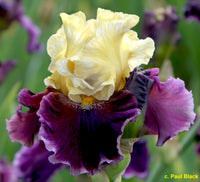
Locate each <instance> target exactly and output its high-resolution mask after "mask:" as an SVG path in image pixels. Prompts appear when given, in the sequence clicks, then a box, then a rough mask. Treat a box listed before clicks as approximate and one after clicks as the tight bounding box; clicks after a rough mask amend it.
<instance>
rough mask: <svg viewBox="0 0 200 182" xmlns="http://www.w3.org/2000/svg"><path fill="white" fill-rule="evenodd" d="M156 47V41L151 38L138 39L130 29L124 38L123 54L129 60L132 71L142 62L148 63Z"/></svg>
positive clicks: (123, 57)
mask: <svg viewBox="0 0 200 182" xmlns="http://www.w3.org/2000/svg"><path fill="white" fill-rule="evenodd" d="M154 49H155V47H154V41H153V40H152V39H151V38H146V39H138V38H137V37H136V36H135V32H133V31H129V32H128V33H126V34H125V35H124V37H123V40H122V49H121V50H122V51H121V56H122V59H125V60H127V61H128V65H129V69H130V71H133V69H134V68H136V67H138V66H140V65H141V64H148V62H149V60H150V58H151V57H152V56H153V52H154Z"/></svg>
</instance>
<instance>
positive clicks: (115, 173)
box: [105, 154, 131, 182]
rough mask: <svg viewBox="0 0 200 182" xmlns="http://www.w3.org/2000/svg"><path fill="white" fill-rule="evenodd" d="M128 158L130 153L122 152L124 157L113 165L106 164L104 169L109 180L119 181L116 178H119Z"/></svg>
mask: <svg viewBox="0 0 200 182" xmlns="http://www.w3.org/2000/svg"><path fill="white" fill-rule="evenodd" d="M130 160H131V157H130V154H124V159H123V160H122V161H121V162H120V163H118V164H116V165H115V166H113V167H110V166H108V167H107V168H106V170H105V171H106V173H107V175H108V177H109V179H110V182H114V181H119V180H118V179H120V176H121V175H122V174H123V172H124V171H125V169H126V168H127V167H128V165H129V163H130Z"/></svg>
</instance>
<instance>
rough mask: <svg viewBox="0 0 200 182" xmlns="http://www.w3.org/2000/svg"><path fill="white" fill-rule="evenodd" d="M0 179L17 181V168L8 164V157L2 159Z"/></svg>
mask: <svg viewBox="0 0 200 182" xmlns="http://www.w3.org/2000/svg"><path fill="white" fill-rule="evenodd" d="M0 181H1V182H17V181H18V179H17V176H16V171H15V168H14V167H13V166H12V165H10V164H8V163H7V161H6V159H4V158H2V159H0Z"/></svg>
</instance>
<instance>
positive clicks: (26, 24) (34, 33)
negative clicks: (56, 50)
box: [18, 16, 43, 53]
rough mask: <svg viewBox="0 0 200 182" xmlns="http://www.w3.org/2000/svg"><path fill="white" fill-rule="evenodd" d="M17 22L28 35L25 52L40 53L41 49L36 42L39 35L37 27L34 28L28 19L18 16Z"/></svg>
mask: <svg viewBox="0 0 200 182" xmlns="http://www.w3.org/2000/svg"><path fill="white" fill-rule="evenodd" d="M18 21H19V22H20V24H21V25H22V27H23V28H24V29H25V30H26V31H27V32H28V34H29V42H28V45H27V50H28V52H30V53H33V52H39V51H42V49H43V47H42V45H41V44H40V43H39V42H38V37H39V35H40V30H39V28H38V27H37V26H35V25H34V24H33V22H32V20H31V19H30V18H28V17H27V16H20V17H19V18H18Z"/></svg>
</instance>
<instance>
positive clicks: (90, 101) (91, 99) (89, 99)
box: [81, 96, 97, 107]
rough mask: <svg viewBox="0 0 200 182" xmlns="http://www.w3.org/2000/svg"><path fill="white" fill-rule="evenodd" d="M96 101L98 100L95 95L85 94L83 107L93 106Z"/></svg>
mask: <svg viewBox="0 0 200 182" xmlns="http://www.w3.org/2000/svg"><path fill="white" fill-rule="evenodd" d="M95 102H97V100H96V99H95V98H94V97H90V96H85V97H84V98H83V99H82V102H81V105H82V107H86V106H91V105H92V104H94V103H95Z"/></svg>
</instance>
